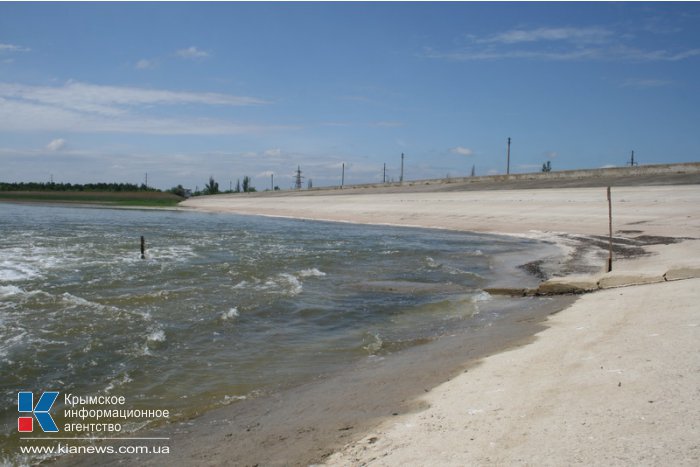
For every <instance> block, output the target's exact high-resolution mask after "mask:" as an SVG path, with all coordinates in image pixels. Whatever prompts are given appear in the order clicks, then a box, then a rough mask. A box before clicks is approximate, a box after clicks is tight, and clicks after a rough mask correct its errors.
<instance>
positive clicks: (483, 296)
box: [472, 290, 493, 302]
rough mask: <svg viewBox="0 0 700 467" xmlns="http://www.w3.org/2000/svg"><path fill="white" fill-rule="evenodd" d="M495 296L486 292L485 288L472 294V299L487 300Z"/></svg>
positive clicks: (475, 300)
mask: <svg viewBox="0 0 700 467" xmlns="http://www.w3.org/2000/svg"><path fill="white" fill-rule="evenodd" d="M492 298H493V297H492V296H491V294H490V293H488V292H486V291H485V290H482V291H480V292H479V293H477V294H474V295H473V296H472V300H473V301H474V302H487V301H489V300H491V299H492Z"/></svg>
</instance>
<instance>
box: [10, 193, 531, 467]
mask: <svg viewBox="0 0 700 467" xmlns="http://www.w3.org/2000/svg"><path fill="white" fill-rule="evenodd" d="M141 235H144V236H145V237H146V244H147V252H146V259H144V260H142V259H141V258H140V253H139V237H140V236H141ZM0 238H1V239H2V240H0V375H1V378H0V397H1V398H2V400H1V403H0V421H1V422H2V433H1V434H0V443H2V449H3V453H2V456H3V457H4V458H6V459H7V458H11V456H12V455H13V449H14V446H15V445H16V438H17V432H16V430H17V407H16V405H17V404H16V401H17V392H18V391H20V390H31V391H34V392H35V393H37V392H41V391H44V390H59V391H61V392H66V393H74V394H85V395H93V394H94V395H99V394H114V395H124V396H126V397H127V400H128V401H129V403H130V407H135V408H138V407H143V408H150V409H153V408H165V409H169V410H170V411H171V413H172V414H174V415H175V417H191V416H194V415H196V414H198V413H201V412H202V411H205V410H208V409H211V408H214V407H216V406H220V405H223V404H228V403H231V402H233V401H236V400H240V399H244V398H250V397H255V396H256V395H259V394H262V393H265V392H268V391H271V390H275V389H278V388H280V387H284V386H286V385H290V384H294V383H297V382H301V381H305V380H308V379H309V378H313V377H317V376H319V375H322V374H324V373H327V372H330V371H334V370H337V369H339V368H341V367H342V365H347V364H348V363H349V362H352V361H356V360H357V359H360V358H367V357H368V356H371V355H375V354H381V353H383V352H391V351H393V350H396V349H400V348H402V347H405V346H409V345H414V344H416V343H420V342H424V341H425V340H426V339H431V338H434V337H435V336H438V335H440V334H442V333H445V332H448V331H451V330H454V329H455V328H459V327H460V326H464V325H465V323H467V322H468V321H469V319H471V317H472V316H473V315H474V314H475V313H477V312H478V303H479V301H480V300H487V299H488V296H487V295H486V294H484V293H483V292H482V291H481V287H483V285H484V284H485V282H486V281H487V280H488V279H489V278H490V276H491V274H492V272H491V264H492V261H493V258H494V257H495V255H498V254H501V253H505V252H516V251H525V250H527V249H528V248H531V247H532V243H531V242H527V241H520V240H518V241H516V240H513V239H509V238H505V237H496V236H484V235H473V234H465V233H455V232H447V231H436V230H418V229H403V228H391V227H371V226H357V225H351V224H339V223H323V222H308V221H295V220H286V219H285V220H281V219H269V218H257V217H248V216H233V215H217V214H200V213H191V212H174V211H135V210H107V209H85V208H69V207H53V206H52V207H41V206H24V205H22V206H20V205H11V204H1V203H0ZM59 426H60V424H59ZM127 428H128V429H131V430H137V429H138V428H140V426H136V425H134V426H129V427H127Z"/></svg>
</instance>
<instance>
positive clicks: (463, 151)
mask: <svg viewBox="0 0 700 467" xmlns="http://www.w3.org/2000/svg"><path fill="white" fill-rule="evenodd" d="M450 152H451V153H452V154H457V155H460V156H473V155H474V151H472V150H471V149H469V148H465V147H464V146H457V147H454V148H452V149H450Z"/></svg>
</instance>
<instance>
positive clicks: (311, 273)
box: [297, 268, 326, 277]
mask: <svg viewBox="0 0 700 467" xmlns="http://www.w3.org/2000/svg"><path fill="white" fill-rule="evenodd" d="M297 274H298V276H299V277H323V276H325V275H326V273H325V272H322V271H319V270H318V269H316V268H310V269H302V270H301V271H299V272H298V273H297Z"/></svg>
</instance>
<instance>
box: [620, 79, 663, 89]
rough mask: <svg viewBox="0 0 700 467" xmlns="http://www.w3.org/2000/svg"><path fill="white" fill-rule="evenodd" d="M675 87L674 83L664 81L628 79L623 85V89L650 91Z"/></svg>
mask: <svg viewBox="0 0 700 467" xmlns="http://www.w3.org/2000/svg"><path fill="white" fill-rule="evenodd" d="M671 85H673V81H669V80H663V79H628V80H627V81H625V82H624V83H622V87H623V88H635V89H649V88H661V87H665V86H671Z"/></svg>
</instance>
